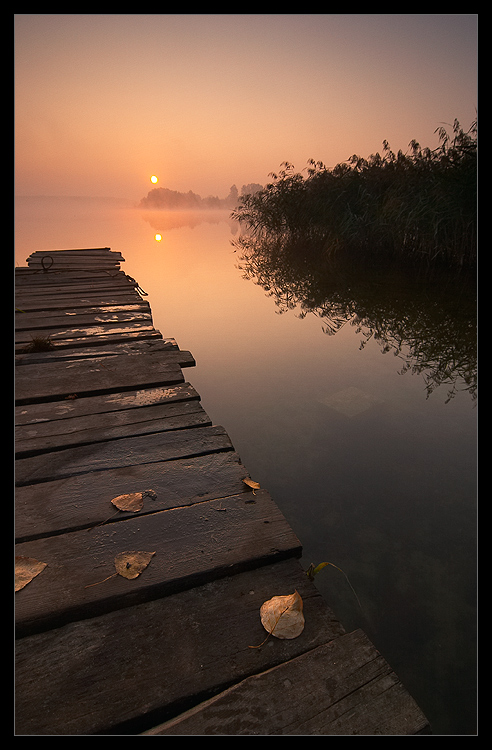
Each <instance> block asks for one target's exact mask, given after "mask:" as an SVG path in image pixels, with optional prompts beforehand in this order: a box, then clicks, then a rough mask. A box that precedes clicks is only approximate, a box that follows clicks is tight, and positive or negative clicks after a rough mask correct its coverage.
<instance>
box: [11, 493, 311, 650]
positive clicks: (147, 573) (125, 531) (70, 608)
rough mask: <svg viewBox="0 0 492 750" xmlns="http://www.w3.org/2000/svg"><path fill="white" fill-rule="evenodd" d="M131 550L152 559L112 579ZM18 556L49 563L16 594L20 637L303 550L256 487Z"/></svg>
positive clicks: (32, 547) (31, 545)
mask: <svg viewBox="0 0 492 750" xmlns="http://www.w3.org/2000/svg"><path fill="white" fill-rule="evenodd" d="M152 502H153V499H152V498H147V497H146V498H145V504H146V505H150V506H152ZM131 550H140V551H146V552H151V553H155V554H154V556H153V558H152V560H151V562H150V564H149V565H148V567H147V568H146V569H145V570H144V571H143V573H141V575H139V576H138V577H137V578H135V579H133V580H128V579H126V578H124V577H122V576H121V575H114V573H115V566H114V558H115V556H116V555H117V554H118V553H121V552H128V551H131ZM18 555H20V556H27V557H29V558H34V559H35V560H39V561H40V562H43V563H46V565H47V567H46V568H45V569H44V570H43V571H42V573H40V574H39V575H38V576H37V577H36V578H35V579H34V580H33V581H32V582H31V583H29V584H28V585H27V586H26V587H25V588H24V589H22V590H21V591H18V592H17V594H16V613H15V615H16V630H17V632H18V633H19V634H24V635H25V634H28V633H33V632H39V631H41V630H48V629H51V628H53V627H57V626H59V625H61V624H65V623H66V622H71V621H74V620H77V619H84V618H87V617H93V616H95V615H98V614H101V613H103V612H108V611H111V610H114V609H120V608H122V607H126V606H128V605H129V604H135V603H138V602H141V601H146V600H149V599H155V598H157V597H162V596H164V595H166V594H169V593H171V592H175V591H180V590H183V589H185V588H191V587H192V586H198V585H200V584H202V583H205V582H206V581H209V580H214V579H218V578H221V577H222V576H224V575H231V574H233V573H237V572H240V571H242V570H247V569H250V568H254V567H258V566H259V565H263V564H266V563H267V562H274V561H275V560H277V559H283V558H286V557H292V556H296V555H297V556H299V557H300V555H301V545H300V542H299V540H298V539H297V537H296V536H295V534H294V532H293V531H292V529H291V528H290V526H289V525H288V523H287V521H286V520H285V518H284V516H283V515H282V514H281V512H280V511H279V509H278V508H277V506H276V505H275V503H274V502H273V501H272V499H271V497H270V496H269V494H268V493H267V492H266V491H264V490H259V491H257V492H256V494H255V495H253V493H252V492H243V493H241V494H239V495H234V496H231V497H226V498H221V499H219V500H210V501H207V502H206V503H204V504H202V503H199V504H195V505H191V506H187V507H181V508H173V509H171V510H165V511H159V512H156V513H150V514H148V515H141V514H135V515H134V517H132V518H126V519H124V520H121V521H118V522H116V523H112V524H107V525H103V526H98V527H96V528H93V529H90V530H88V529H84V530H82V531H74V532H70V533H67V534H60V535H57V536H53V537H50V538H47V539H36V540H34V541H31V542H23V543H19V544H17V545H16V556H18ZM105 579H107V580H105ZM101 581H104V582H103V583H98V582H101ZM92 584H96V585H92Z"/></svg>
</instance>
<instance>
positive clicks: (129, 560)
mask: <svg viewBox="0 0 492 750" xmlns="http://www.w3.org/2000/svg"><path fill="white" fill-rule="evenodd" d="M154 555H155V552H120V553H119V554H118V555H116V557H115V558H114V566H115V568H116V572H117V573H119V574H120V576H123V578H138V576H139V575H140V573H141V572H142V571H143V570H145V568H146V567H147V565H148V564H149V563H150V561H151V560H152V558H153V556H154Z"/></svg>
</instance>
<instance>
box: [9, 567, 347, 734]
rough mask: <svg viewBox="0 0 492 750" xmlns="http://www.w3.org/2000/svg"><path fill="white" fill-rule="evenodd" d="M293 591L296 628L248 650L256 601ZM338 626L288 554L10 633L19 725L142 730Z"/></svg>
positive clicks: (76, 730)
mask: <svg viewBox="0 0 492 750" xmlns="http://www.w3.org/2000/svg"><path fill="white" fill-rule="evenodd" d="M151 565H152V563H151ZM149 569H150V568H149ZM44 572H46V571H44ZM29 585H31V584H29ZM27 588H28V587H26V589H25V590H26V591H27ZM296 589H297V590H298V591H299V593H300V595H301V596H302V598H303V601H304V614H305V618H306V626H305V628H304V631H303V633H302V634H301V636H300V637H299V638H296V639H294V640H277V639H275V638H270V639H269V640H268V641H267V643H266V644H265V645H264V646H263V647H262V648H259V649H258V648H253V649H252V648H250V646H253V645H257V644H259V643H261V642H262V641H263V640H264V638H265V635H266V633H265V631H264V630H263V627H262V625H261V623H260V618H259V608H260V606H261V604H262V603H263V602H264V601H266V600H267V599H269V598H271V597H272V596H275V595H277V594H290V593H292V592H293V591H294V590H296ZM20 593H22V592H20ZM343 633H344V630H343V627H342V626H341V625H340V623H339V622H338V621H337V620H336V618H335V617H334V615H333V613H332V612H331V610H330V609H329V608H328V607H327V606H326V604H325V602H324V601H323V599H322V598H321V596H320V595H319V593H318V591H317V590H316V588H315V587H314V585H313V584H312V583H311V582H310V581H309V580H308V579H307V577H306V575H305V573H304V571H303V570H302V569H301V567H300V565H299V563H298V561H297V560H295V559H289V560H286V561H284V562H279V563H275V564H273V565H269V566H267V567H262V568H258V569H255V570H253V571H249V572H244V573H240V574H238V575H235V576H232V577H225V578H222V579H220V580H216V581H213V582H212V583H209V584H205V585H203V586H200V587H198V588H195V589H193V590H187V591H182V592H180V593H178V594H174V595H173V596H169V597H166V598H164V599H158V600H156V601H152V602H147V603H144V604H140V605H137V606H133V607H129V608H128V609H125V610H121V611H115V612H112V613H110V614H107V615H104V616H101V617H95V618H93V619H90V620H85V621H81V622H77V623H72V624H69V625H66V626H65V627H63V628H60V629H57V630H53V631H51V632H47V633H42V634H39V635H35V636H31V637H28V638H24V639H22V640H21V641H17V644H16V652H17V654H16V677H17V695H16V701H15V706H16V733H17V734H19V735H23V734H24V735H44V734H53V735H84V734H98V733H103V732H109V733H118V731H119V730H121V733H122V734H127V735H128V734H132V733H138V732H143V731H144V730H146V729H149V728H151V727H152V726H155V724H157V723H158V722H160V721H164V720H165V719H166V718H169V717H170V716H175V715H176V714H177V713H179V712H180V711H182V710H183V709H184V708H188V707H189V706H191V705H194V704H196V703H197V702H199V701H200V700H203V699H204V698H206V697H208V696H210V695H213V694H214V693H216V692H217V691H220V690H223V689H225V688H226V687H228V686H229V685H231V684H233V683H235V682H237V681H240V680H242V679H244V678H245V677H248V676H249V675H253V674H256V673H258V672H264V671H265V670H268V669H270V668H272V667H275V666H276V665H278V664H281V663H282V662H284V661H285V660H289V659H293V658H294V657H296V656H298V655H300V654H302V653H304V652H306V651H309V650H311V649H313V648H316V647H317V646H319V645H321V644H323V643H327V642H329V641H331V640H333V638H336V637H338V636H339V635H341V634H343ZM320 689H321V688H320ZM311 699H312V702H313V704H315V703H316V695H312V696H311Z"/></svg>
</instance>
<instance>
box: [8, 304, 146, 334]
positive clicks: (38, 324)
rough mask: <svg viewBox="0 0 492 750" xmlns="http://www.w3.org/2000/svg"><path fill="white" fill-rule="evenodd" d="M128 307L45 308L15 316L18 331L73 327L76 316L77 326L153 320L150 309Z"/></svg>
mask: <svg viewBox="0 0 492 750" xmlns="http://www.w3.org/2000/svg"><path fill="white" fill-rule="evenodd" d="M126 308H127V309H122V310H114V309H110V310H109V311H104V310H103V309H102V308H99V310H97V309H96V310H95V311H94V312H90V313H85V311H84V310H82V311H78V312H75V311H66V312H64V313H63V314H61V315H60V314H53V313H51V314H50V313H48V312H47V311H45V310H42V311H40V312H38V313H37V314H29V313H26V314H22V313H16V317H15V330H16V331H35V330H37V329H41V330H50V329H52V328H54V329H56V328H72V327H73V325H74V318H75V316H77V317H76V324H77V327H80V326H100V325H104V324H106V325H114V324H115V323H122V322H128V321H135V320H145V321H152V315H151V313H150V310H149V309H148V308H147V309H144V308H142V307H141V306H140V305H139V306H138V307H135V309H133V310H130V309H128V306H126Z"/></svg>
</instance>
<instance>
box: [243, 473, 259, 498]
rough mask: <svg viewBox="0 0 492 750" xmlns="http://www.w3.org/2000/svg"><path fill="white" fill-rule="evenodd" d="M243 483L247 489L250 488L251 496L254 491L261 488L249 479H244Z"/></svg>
mask: <svg viewBox="0 0 492 750" xmlns="http://www.w3.org/2000/svg"><path fill="white" fill-rule="evenodd" d="M243 482H244V484H246V485H248V487H251V489H252V490H253V495H254V494H255V490H260V489H261V487H260V485H259V484H258V482H254V481H253V480H252V479H250V478H249V477H246V479H243Z"/></svg>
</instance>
